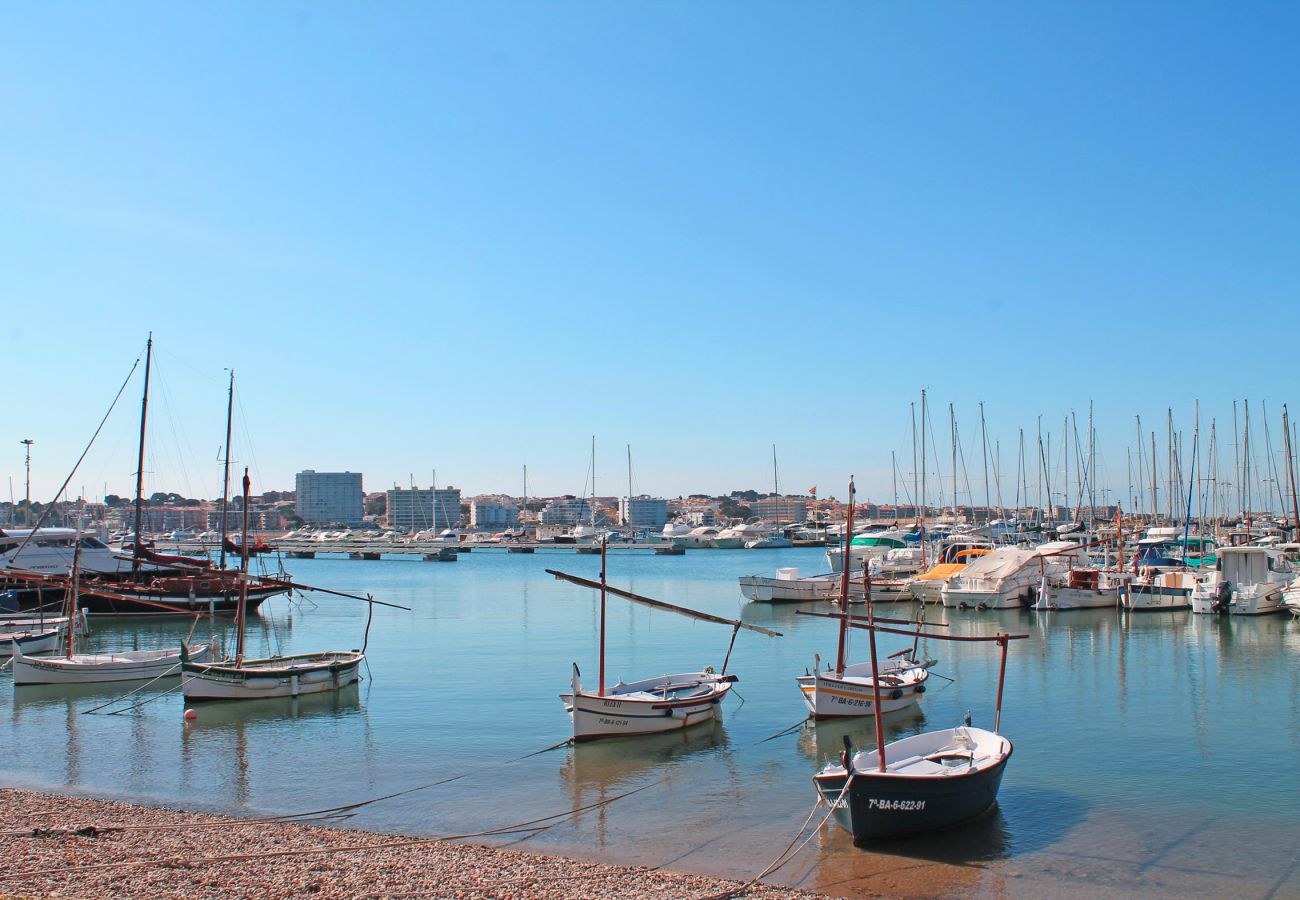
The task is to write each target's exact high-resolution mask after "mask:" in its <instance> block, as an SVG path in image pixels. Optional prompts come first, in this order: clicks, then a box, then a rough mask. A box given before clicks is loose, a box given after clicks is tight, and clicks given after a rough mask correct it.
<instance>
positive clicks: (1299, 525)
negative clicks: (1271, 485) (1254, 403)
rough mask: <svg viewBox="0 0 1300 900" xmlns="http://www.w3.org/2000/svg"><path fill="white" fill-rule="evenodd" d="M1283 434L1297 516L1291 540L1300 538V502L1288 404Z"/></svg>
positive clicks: (1283, 419)
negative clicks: (1297, 494) (1296, 489)
mask: <svg viewBox="0 0 1300 900" xmlns="http://www.w3.org/2000/svg"><path fill="white" fill-rule="evenodd" d="M1282 434H1283V437H1284V438H1285V446H1286V477H1287V480H1288V481H1290V482H1291V511H1292V512H1293V513H1294V514H1295V524H1294V526H1293V528H1292V531H1291V540H1293V541H1294V540H1296V539H1297V538H1298V537H1300V501H1297V500H1296V491H1295V462H1294V459H1293V457H1292V456H1291V420H1290V418H1289V417H1288V415H1287V410H1286V404H1285V403H1283V404H1282Z"/></svg>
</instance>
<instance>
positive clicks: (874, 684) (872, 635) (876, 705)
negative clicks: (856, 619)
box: [840, 469, 957, 772]
mask: <svg viewBox="0 0 1300 900" xmlns="http://www.w3.org/2000/svg"><path fill="white" fill-rule="evenodd" d="M953 472H954V473H955V472H956V469H954V470H953ZM952 487H953V509H954V510H955V509H956V506H957V503H956V498H957V481H956V475H955V474H954V476H953V485H952ZM867 568H868V566H867V561H866V560H865V559H864V560H863V561H862V588H863V591H864V592H865V594H866V601H867V644H868V645H869V646H870V648H871V702H872V704H873V710H874V712H875V714H876V715H875V719H876V759H877V761H878V762H879V766H880V771H882V772H883V771H885V714H884V712H882V711H881V709H880V666H879V663H878V662H877V661H876V629H875V627H874V626H875V624H876V604H875V603H873V602H872V600H871V575H870V574H869V573H868V572H867ZM841 611H842V612H843V613H844V618H842V619H841V620H840V629H841V633H843V631H845V630H847V628H848V615H849V608H848V607H847V606H845V607H844V608H843V610H841ZM917 630H918V631H919V630H920V629H917Z"/></svg>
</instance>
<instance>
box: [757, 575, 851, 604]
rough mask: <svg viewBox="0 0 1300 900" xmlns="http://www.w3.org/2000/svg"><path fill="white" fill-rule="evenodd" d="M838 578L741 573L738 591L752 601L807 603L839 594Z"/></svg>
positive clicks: (828, 598)
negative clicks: (769, 576) (780, 576)
mask: <svg viewBox="0 0 1300 900" xmlns="http://www.w3.org/2000/svg"><path fill="white" fill-rule="evenodd" d="M839 592H840V582H839V579H838V578H833V579H828V578H817V577H816V576H814V577H813V578H767V577H764V576H761V575H743V576H741V578H740V593H741V594H742V595H743V596H744V597H745V599H746V600H749V601H752V602H754V603H807V602H810V601H814V600H830V599H833V598H835V597H837V596H839Z"/></svg>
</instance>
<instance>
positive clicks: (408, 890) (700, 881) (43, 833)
mask: <svg viewBox="0 0 1300 900" xmlns="http://www.w3.org/2000/svg"><path fill="white" fill-rule="evenodd" d="M0 802H2V803H4V805H5V808H6V809H8V810H9V811H10V818H9V822H8V823H7V824H6V826H5V827H4V828H3V829H2V830H0V834H3V835H4V847H3V849H2V850H0V852H3V854H4V857H5V865H4V866H3V867H2V868H0V896H22V897H31V896H61V897H140V898H145V897H148V898H165V897H176V898H182V897H185V898H190V897H252V896H256V897H260V898H289V897H304V896H316V897H467V898H468V897H476V898H479V897H482V898H507V897H509V898H515V897H529V898H546V900H551V898H554V900H569V898H590V897H601V898H633V897H647V896H652V897H656V898H664V900H677V898H683V900H685V898H704V897H712V896H719V895H726V894H728V892H734V891H739V890H740V889H741V888H742V886H743V885H742V882H739V881H731V880H726V879H720V878H715V877H712V876H709V875H702V874H697V873H692V872H679V871H671V870H667V869H657V868H651V867H634V866H622V865H610V864H605V863H597V862H589V861H584V860H579V859H573V858H570V857H565V856H552V855H546V854H537V853H530V852H527V851H524V850H515V849H511V848H502V847H491V846H486V845H484V844H476V843H470V842H468V839H466V840H464V841H462V840H456V839H447V838H445V837H438V838H413V837H406V836H402V835H394V834H384V833H381V832H373V831H362V830H353V829H348V828H342V827H335V826H327V825H320V824H308V823H305V822H303V821H285V820H273V821H268V820H266V819H250V818H239V817H235V816H229V815H220V814H214V813H198V812H189V811H185V810H179V809H175V808H172V807H162V806H144V805H140V804H135V803H126V802H122V801H117V800H104V799H99V798H95V797H88V796H81V795H76V794H62V793H54V792H50V791H45V790H28V789H23V788H10V787H0ZM732 896H737V897H740V896H743V897H750V898H757V900H777V898H791V900H793V898H814V897H821V896H826V895H822V894H815V893H811V892H809V891H804V890H797V889H794V888H788V887H783V886H779V885H771V884H766V883H757V884H754V885H753V886H752V887H749V888H746V889H745V890H744V892H743V893H735V894H732Z"/></svg>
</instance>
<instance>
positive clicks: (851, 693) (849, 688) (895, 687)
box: [795, 482, 930, 719]
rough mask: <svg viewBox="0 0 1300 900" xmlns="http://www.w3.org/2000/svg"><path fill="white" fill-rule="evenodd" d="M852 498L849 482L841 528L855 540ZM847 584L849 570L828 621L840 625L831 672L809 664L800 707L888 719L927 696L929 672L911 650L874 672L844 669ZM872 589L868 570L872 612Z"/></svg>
mask: <svg viewBox="0 0 1300 900" xmlns="http://www.w3.org/2000/svg"><path fill="white" fill-rule="evenodd" d="M854 494H855V489H854V485H853V483H852V482H849V503H848V518H847V523H846V525H845V527H844V534H845V535H846V536H847V535H852V534H853V506H854ZM847 539H848V538H847V537H846V540H847ZM849 578H850V576H849V572H848V570H847V569H844V570H842V571H841V572H840V578H839V581H840V600H839V607H840V609H839V613H838V614H834V615H831V616H830V617H831V618H835V619H838V620H839V626H840V634H839V644H838V646H839V649H838V653H837V655H836V660H835V666H834V668H832V667H831V666H830V664H829V663H828V664H827V667H826V668H825V669H822V668H821V659H820V657H817V659H816V660H815V661H814V663H813V670H812V671H811V672H805V673H804V674H803V675H800V676H798V677H797V678H796V679H795V681H796V683H797V684H798V685H799V694H800V696H801V697H802V698H803V702H804V706H806V707H807V708H808V714H809V715H810V716H812V717H813V718H817V719H821V718H829V717H832V716H874V715H876V713H877V711H880V712H886V713H888V712H894V711H895V710H899V709H903V708H904V707H907V706H910V705H911V704H913V703H915V702H916V700H917V698H918V697H919V696H920V695H921V694H923V693H925V682H926V679H927V678H929V677H930V673H929V670H928V668H927V667H926V666H924V665H922V664H920V663H917V662H916V661H915V659H914V658H913V657H914V656H915V652H916V651H915V647H913V648H910V649H908V650H903V651H900V652H899V653H896V654H894V655H893V656H892V657H890V661H889V663H888V664H887V665H885V666H877V665H876V664H875V662H874V661H873V662H871V663H860V664H858V665H853V666H851V665H848V664H847V662H846V660H845V655H846V654H845V650H846V646H847V635H848V628H849V625H850V622H851V621H852V619H853V618H854V617H853V616H850V615H849V604H850V603H851V602H852V599H851V597H850V588H849ZM874 587H875V586H874V583H873V581H872V578H871V571H870V568H869V567H867V568H864V569H863V570H862V586H861V591H862V596H863V597H868V598H871V599H869V600H867V608H868V609H872V608H873V606H874V603H875V599H874V598H875V593H874ZM813 615H819V616H827V615H828V614H826V613H814V614H813ZM889 621H891V622H897V621H899V620H895V619H890V620H889ZM904 624H907V623H904Z"/></svg>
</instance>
